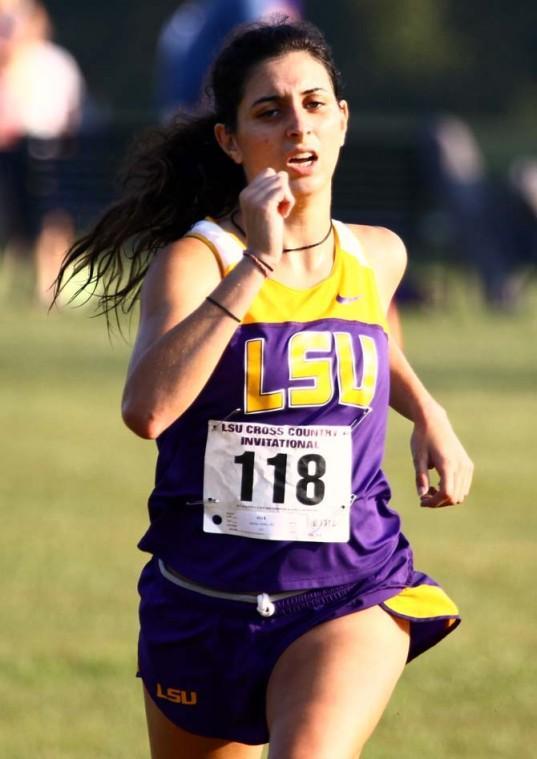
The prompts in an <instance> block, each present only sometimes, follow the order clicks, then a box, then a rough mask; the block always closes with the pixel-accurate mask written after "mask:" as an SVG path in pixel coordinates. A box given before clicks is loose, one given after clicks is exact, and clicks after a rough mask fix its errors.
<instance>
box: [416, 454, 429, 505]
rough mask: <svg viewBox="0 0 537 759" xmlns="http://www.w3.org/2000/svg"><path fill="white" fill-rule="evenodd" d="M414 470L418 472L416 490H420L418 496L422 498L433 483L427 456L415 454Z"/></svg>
mask: <svg viewBox="0 0 537 759" xmlns="http://www.w3.org/2000/svg"><path fill="white" fill-rule="evenodd" d="M414 470H415V472H416V490H417V491H418V496H419V497H420V498H422V496H424V495H425V494H426V493H427V492H428V491H429V487H430V485H431V483H430V482H429V469H428V467H427V459H426V457H425V456H420V455H415V456H414Z"/></svg>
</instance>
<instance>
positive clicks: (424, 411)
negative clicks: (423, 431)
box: [411, 396, 447, 426]
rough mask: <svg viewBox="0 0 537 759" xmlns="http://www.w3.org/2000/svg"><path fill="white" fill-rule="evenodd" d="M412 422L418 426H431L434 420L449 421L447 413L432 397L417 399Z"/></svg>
mask: <svg viewBox="0 0 537 759" xmlns="http://www.w3.org/2000/svg"><path fill="white" fill-rule="evenodd" d="M411 419H412V421H413V422H414V424H415V425H417V426H424V425H427V424H430V422H431V420H432V419H447V412H446V410H445V408H444V407H443V406H441V405H440V404H439V403H438V401H436V400H435V399H434V398H433V397H432V396H428V397H427V398H423V399H417V400H416V401H415V404H414V406H413V408H412V416H411Z"/></svg>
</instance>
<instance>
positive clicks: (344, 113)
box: [338, 100, 349, 147]
mask: <svg viewBox="0 0 537 759" xmlns="http://www.w3.org/2000/svg"><path fill="white" fill-rule="evenodd" d="M338 107H339V112H340V117H341V132H342V136H341V146H342V147H343V145H344V144H345V137H346V135H347V127H348V125H349V104H348V103H347V101H346V100H340V101H339V102H338Z"/></svg>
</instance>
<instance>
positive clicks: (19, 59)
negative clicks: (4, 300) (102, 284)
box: [0, 0, 85, 304]
mask: <svg viewBox="0 0 537 759" xmlns="http://www.w3.org/2000/svg"><path fill="white" fill-rule="evenodd" d="M51 32H52V27H51V23H50V18H49V16H48V13H47V11H46V9H45V7H44V6H43V5H42V4H41V3H40V2H38V0H0V149H1V150H13V149H14V148H15V147H16V145H17V143H18V142H19V141H20V140H23V139H25V138H30V139H34V140H47V141H50V142H49V143H45V144H46V145H47V147H46V151H47V155H45V156H43V157H50V155H54V151H55V150H59V149H60V141H61V140H62V139H63V138H65V137H66V136H68V135H69V134H72V133H74V132H76V130H77V129H78V127H79V124H80V118H81V110H82V103H83V99H84V95H85V84H84V79H83V77H82V74H81V72H80V69H79V67H78V64H77V63H76V61H75V59H74V58H73V56H72V55H70V53H68V52H67V51H66V50H64V49H63V48H62V47H59V46H58V45H56V44H55V43H53V42H51V40H50V36H51ZM55 141H57V142H56V143H55ZM19 186H20V185H19ZM54 205H55V204H54V198H53V197H51V198H50V199H49V203H48V206H49V207H48V209H47V210H46V212H45V214H44V216H43V218H42V220H41V223H40V228H39V229H38V230H37V239H36V243H35V262H36V291H37V297H38V299H39V300H40V301H41V302H42V303H44V304H48V303H49V302H50V291H49V288H50V286H51V284H52V282H53V281H54V279H55V277H56V274H57V271H58V269H59V265H60V262H61V259H62V258H63V255H64V253H65V251H66V249H67V247H68V246H69V245H70V242H71V240H72V237H73V232H74V230H73V223H72V219H71V218H70V217H69V216H68V214H67V213H66V212H65V211H64V210H62V209H61V208H56V207H54ZM30 236H31V235H30Z"/></svg>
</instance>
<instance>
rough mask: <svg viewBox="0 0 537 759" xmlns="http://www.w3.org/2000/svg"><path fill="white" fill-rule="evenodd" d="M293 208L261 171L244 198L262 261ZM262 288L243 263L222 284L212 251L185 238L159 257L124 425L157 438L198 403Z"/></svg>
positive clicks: (145, 297) (275, 178)
mask: <svg viewBox="0 0 537 759" xmlns="http://www.w3.org/2000/svg"><path fill="white" fill-rule="evenodd" d="M292 202H293V199H292V196H290V193H289V186H288V183H287V179H286V176H285V177H283V176H281V175H280V174H276V173H275V172H273V171H272V170H267V171H266V172H263V173H262V174H261V175H259V177H257V178H256V179H255V180H254V181H253V182H252V183H251V184H250V185H249V186H248V188H246V190H244V191H243V193H241V206H242V209H243V214H244V215H245V217H246V219H247V220H248V239H249V241H251V242H252V247H255V250H256V252H257V253H258V255H259V256H260V257H262V259H263V260H265V261H267V262H269V261H270V262H271V265H273V266H275V265H276V264H277V262H278V260H279V258H280V257H281V251H282V247H283V245H282V239H283V214H284V213H286V212H287V211H288V209H289V207H290V206H291V204H292ZM262 283H263V274H262V273H261V272H260V271H259V270H258V269H257V268H256V267H255V266H253V265H252V264H251V262H250V261H249V260H248V259H243V260H242V261H240V262H239V263H238V264H237V266H236V267H235V268H234V269H233V271H231V272H230V273H229V274H228V275H227V276H226V277H225V278H224V279H223V280H221V278H220V273H219V270H218V265H217V263H216V260H215V259H214V257H213V254H212V253H211V252H210V251H209V249H208V248H207V247H206V246H205V245H204V244H203V243H202V242H200V241H199V240H196V239H191V238H184V239H182V240H179V241H178V242H177V243H175V244H174V245H172V246H170V247H169V248H167V249H166V250H163V251H161V252H160V253H159V254H158V255H157V257H156V259H155V260H154V261H153V263H152V265H151V267H150V270H149V272H148V274H147V276H146V279H145V281H144V286H143V290H142V299H141V313H140V326H139V331H138V335H137V338H136V343H135V346H134V350H133V354H132V358H131V362H130V365H129V370H128V374H127V381H126V384H125V389H124V392H123V400H122V414H123V419H124V421H125V424H126V425H127V426H128V427H129V428H130V429H131V430H132V431H133V432H135V433H136V434H137V435H140V437H144V438H155V437H158V435H159V434H160V433H161V432H163V431H164V430H165V429H166V428H167V427H169V425H170V424H171V423H172V422H173V421H175V419H177V418H178V417H179V416H181V414H182V413H183V412H184V411H185V410H186V409H187V408H188V407H189V406H190V405H191V403H192V402H193V401H194V400H195V399H196V397H197V396H198V394H199V393H200V391H201V390H202V388H203V387H204V386H205V384H206V382H207V380H208V379H209V377H210V375H211V374H212V372H213V370H214V368H215V367H216V364H217V363H218V361H219V359H220V357H221V356H222V353H223V352H224V349H225V347H226V346H227V344H228V343H229V340H230V339H231V337H232V335H233V332H234V331H235V329H236V327H237V322H236V321H235V320H234V319H233V318H232V317H230V316H229V315H228V314H226V313H225V312H224V311H223V310H222V309H220V308H218V307H217V306H215V305H214V304H212V303H210V302H208V301H207V300H206V298H207V296H208V295H210V296H211V297H212V298H213V299H214V300H216V301H217V302H218V303H220V304H221V305H222V306H224V307H225V308H226V309H228V310H229V311H230V312H231V313H232V314H234V315H235V316H236V317H237V318H239V319H241V318H242V317H243V315H244V314H245V312H246V311H247V310H248V307H249V305H250V303H251V302H252V300H253V299H254V297H255V296H256V294H257V293H258V291H259V289H260V287H261V285H262Z"/></svg>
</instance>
